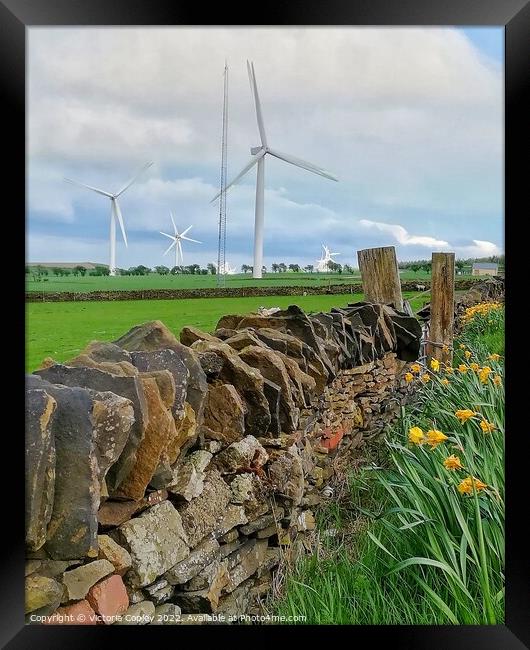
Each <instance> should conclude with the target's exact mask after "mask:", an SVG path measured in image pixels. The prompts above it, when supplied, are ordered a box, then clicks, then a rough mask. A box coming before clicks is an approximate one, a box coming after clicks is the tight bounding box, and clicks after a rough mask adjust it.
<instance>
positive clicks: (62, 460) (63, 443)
mask: <svg viewBox="0 0 530 650" xmlns="http://www.w3.org/2000/svg"><path fill="white" fill-rule="evenodd" d="M75 370H78V369H75ZM26 384H27V386H28V388H43V389H44V390H45V391H46V392H47V393H48V394H49V395H51V396H52V397H53V398H54V400H55V401H56V403H57V408H56V410H55V416H54V419H53V423H52V433H53V437H54V440H55V455H56V461H55V465H56V470H55V493H54V499H53V511H52V516H51V519H50V522H49V524H48V529H47V534H46V544H45V546H44V549H45V550H46V552H47V553H48V554H49V556H50V557H51V558H52V559H54V560H73V559H77V558H82V557H85V556H88V557H96V556H97V510H98V507H99V492H100V487H99V468H98V463H97V458H96V453H95V445H94V432H93V429H94V422H93V418H92V409H93V400H92V398H91V397H90V395H89V394H88V391H86V390H84V389H83V388H70V387H66V386H59V385H54V384H50V383H49V382H47V381H45V380H44V379H43V378H41V377H39V376H37V375H33V376H29V377H28V378H27V381H26Z"/></svg>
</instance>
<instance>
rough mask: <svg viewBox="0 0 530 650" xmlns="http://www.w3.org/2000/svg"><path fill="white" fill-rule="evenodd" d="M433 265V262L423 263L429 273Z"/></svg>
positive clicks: (424, 268)
mask: <svg viewBox="0 0 530 650" xmlns="http://www.w3.org/2000/svg"><path fill="white" fill-rule="evenodd" d="M431 267H432V262H425V263H424V264H423V265H422V268H423V270H424V271H426V272H427V273H430V272H431Z"/></svg>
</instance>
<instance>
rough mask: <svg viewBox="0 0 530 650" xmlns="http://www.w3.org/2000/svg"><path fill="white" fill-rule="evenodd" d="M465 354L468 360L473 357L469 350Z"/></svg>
mask: <svg viewBox="0 0 530 650" xmlns="http://www.w3.org/2000/svg"><path fill="white" fill-rule="evenodd" d="M464 354H465V357H466V359H469V357H470V356H471V352H470V351H469V350H466V351H465V352H464Z"/></svg>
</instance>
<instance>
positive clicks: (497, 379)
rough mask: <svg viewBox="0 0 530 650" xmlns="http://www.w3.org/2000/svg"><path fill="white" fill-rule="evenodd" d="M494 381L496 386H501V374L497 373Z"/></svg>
mask: <svg viewBox="0 0 530 650" xmlns="http://www.w3.org/2000/svg"><path fill="white" fill-rule="evenodd" d="M493 383H494V384H495V386H501V385H502V379H501V377H500V375H495V377H493Z"/></svg>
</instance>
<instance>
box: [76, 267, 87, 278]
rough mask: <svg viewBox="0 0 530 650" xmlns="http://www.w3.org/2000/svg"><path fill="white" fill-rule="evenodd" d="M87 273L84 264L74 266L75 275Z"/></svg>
mask: <svg viewBox="0 0 530 650" xmlns="http://www.w3.org/2000/svg"><path fill="white" fill-rule="evenodd" d="M85 274H86V268H85V267H84V266H81V265H80V264H79V265H78V266H74V275H82V276H84V275H85Z"/></svg>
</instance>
